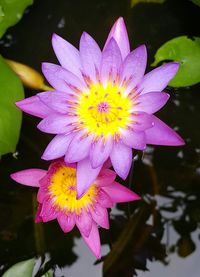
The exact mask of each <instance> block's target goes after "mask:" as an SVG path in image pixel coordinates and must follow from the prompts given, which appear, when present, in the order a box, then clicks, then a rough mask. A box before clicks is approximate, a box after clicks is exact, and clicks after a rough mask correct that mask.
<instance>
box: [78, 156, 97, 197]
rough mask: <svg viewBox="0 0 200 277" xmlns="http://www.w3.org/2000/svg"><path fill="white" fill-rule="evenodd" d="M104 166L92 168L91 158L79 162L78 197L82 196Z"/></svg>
mask: <svg viewBox="0 0 200 277" xmlns="http://www.w3.org/2000/svg"><path fill="white" fill-rule="evenodd" d="M101 167H102V166H99V167H97V168H92V166H91V163H90V160H89V158H85V159H84V160H82V161H80V162H78V163H77V171H76V180H77V184H76V185H77V198H78V199H79V198H81V197H82V196H83V195H84V194H85V193H86V191H87V190H88V189H89V187H90V186H91V185H92V183H93V182H94V181H95V179H96V178H97V176H98V174H99V172H100V170H101Z"/></svg>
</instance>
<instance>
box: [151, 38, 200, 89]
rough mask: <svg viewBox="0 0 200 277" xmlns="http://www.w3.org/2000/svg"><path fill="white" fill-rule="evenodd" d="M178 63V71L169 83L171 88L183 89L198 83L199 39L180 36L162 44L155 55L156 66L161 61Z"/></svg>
mask: <svg viewBox="0 0 200 277" xmlns="http://www.w3.org/2000/svg"><path fill="white" fill-rule="evenodd" d="M169 60H170V61H177V62H180V69H179V71H178V73H177V74H176V76H175V78H174V79H173V80H172V81H171V82H170V84H169V85H170V86H172V87H185V86H191V85H195V84H197V83H199V82H200V38H198V37H195V38H194V39H193V40H192V39H190V38H188V37H186V36H181V37H177V38H174V39H172V40H169V41H168V42H166V43H164V44H163V45H162V46H161V47H160V48H159V49H158V50H157V52H156V54H155V61H154V63H153V64H152V65H153V66H156V65H157V64H158V63H159V62H163V61H169Z"/></svg>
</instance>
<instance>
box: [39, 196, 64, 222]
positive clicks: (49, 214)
mask: <svg viewBox="0 0 200 277" xmlns="http://www.w3.org/2000/svg"><path fill="white" fill-rule="evenodd" d="M58 214H59V212H57V211H56V208H55V207H54V206H53V202H52V201H51V200H50V199H45V200H44V202H43V203H42V209H41V212H40V216H41V217H42V221H43V222H48V221H51V220H54V219H56V218H57V215H58Z"/></svg>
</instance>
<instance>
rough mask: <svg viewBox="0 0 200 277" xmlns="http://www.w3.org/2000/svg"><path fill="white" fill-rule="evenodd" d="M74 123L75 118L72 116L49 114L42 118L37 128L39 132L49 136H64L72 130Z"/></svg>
mask: <svg viewBox="0 0 200 277" xmlns="http://www.w3.org/2000/svg"><path fill="white" fill-rule="evenodd" d="M76 121H77V118H76V117H74V116H67V115H61V114H51V115H49V116H48V117H46V118H44V119H43V120H42V121H41V122H40V123H39V124H38V125H37V128H38V129H39V130H40V131H42V132H45V133H49V134H64V133H67V132H68V131H71V130H72V129H74V126H73V125H72V123H73V122H76Z"/></svg>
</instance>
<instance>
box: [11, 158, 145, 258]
mask: <svg viewBox="0 0 200 277" xmlns="http://www.w3.org/2000/svg"><path fill="white" fill-rule="evenodd" d="M115 177H116V173H115V172H114V171H112V170H110V169H108V168H106V164H105V165H104V167H103V168H102V170H101V171H100V173H99V175H98V177H97V178H96V180H95V181H94V183H93V184H92V185H91V186H90V188H89V190H88V191H87V192H86V193H85V195H84V196H83V197H82V198H80V199H77V197H76V164H66V163H65V162H64V161H63V160H57V161H55V162H53V163H52V164H51V165H50V167H49V169H48V170H47V171H46V170H42V169H35V168H33V169H27V170H22V171H19V172H16V173H13V174H12V175H11V178H12V179H13V180H15V181H16V182H18V183H20V184H23V185H26V186H33V187H38V188H39V191H38V195H37V200H38V203H39V205H38V210H37V215H36V222H41V221H43V222H47V221H50V220H54V219H57V220H58V223H59V225H60V227H61V228H62V230H63V231H64V232H65V233H67V232H70V231H71V230H72V229H73V228H74V226H75V225H76V226H77V227H78V229H79V231H80V233H81V235H82V237H83V239H84V241H85V242H86V244H87V245H88V246H89V248H90V249H91V250H92V252H93V253H94V255H95V256H96V257H97V258H100V257H101V250H100V238H99V231H98V225H99V226H101V227H103V228H105V229H109V220H108V212H107V208H111V207H113V205H114V204H115V203H120V202H128V201H134V200H138V199H140V197H139V196H138V195H137V194H135V193H134V192H132V191H131V190H129V189H127V188H126V187H124V186H122V185H120V184H119V183H117V182H115Z"/></svg>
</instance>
